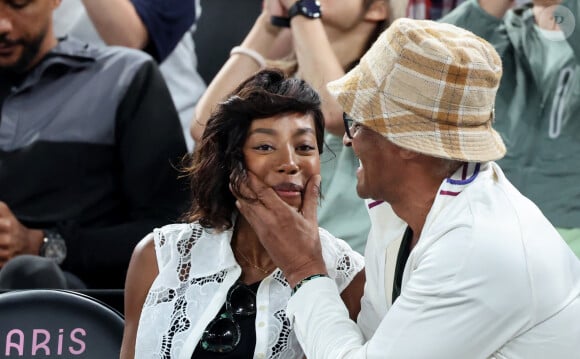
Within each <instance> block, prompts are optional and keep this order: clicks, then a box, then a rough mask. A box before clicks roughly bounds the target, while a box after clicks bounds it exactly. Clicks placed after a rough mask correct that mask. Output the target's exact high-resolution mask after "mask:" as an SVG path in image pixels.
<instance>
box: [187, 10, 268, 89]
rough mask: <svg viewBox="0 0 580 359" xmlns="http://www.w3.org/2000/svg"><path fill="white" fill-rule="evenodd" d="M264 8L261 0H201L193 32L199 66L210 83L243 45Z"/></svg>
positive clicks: (200, 71) (201, 73) (199, 69)
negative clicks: (197, 19) (237, 48)
mask: <svg viewBox="0 0 580 359" xmlns="http://www.w3.org/2000/svg"><path fill="white" fill-rule="evenodd" d="M261 11H262V0H201V17H200V18H199V22H198V24H197V29H196V31H195V33H194V34H193V39H194V41H195V53H196V55H197V60H198V63H197V70H198V72H199V74H200V75H201V77H202V78H203V79H204V80H205V82H206V83H207V84H209V83H210V82H211V80H212V79H213V77H214V76H215V74H216V73H217V72H218V71H219V69H220V68H221V67H222V65H223V64H224V63H225V62H226V60H227V59H228V57H229V56H230V50H231V49H232V47H234V46H236V45H240V44H241V42H242V40H243V39H244V38H245V37H246V34H247V33H248V32H249V31H250V29H251V28H252V25H253V24H254V21H255V20H256V18H257V17H258V15H259V14H260V12H261Z"/></svg>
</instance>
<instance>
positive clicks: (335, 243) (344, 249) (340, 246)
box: [318, 227, 364, 262]
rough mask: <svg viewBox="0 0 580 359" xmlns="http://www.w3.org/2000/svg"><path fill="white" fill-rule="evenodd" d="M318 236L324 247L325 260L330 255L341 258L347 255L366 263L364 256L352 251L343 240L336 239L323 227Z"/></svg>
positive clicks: (319, 229) (320, 228) (319, 228)
mask: <svg viewBox="0 0 580 359" xmlns="http://www.w3.org/2000/svg"><path fill="white" fill-rule="evenodd" d="M318 234H319V238H320V245H321V247H322V254H323V256H324V257H325V258H326V257H327V256H330V255H334V256H340V257H343V256H345V255H346V256H350V257H352V258H354V259H355V260H356V261H357V262H364V259H363V257H362V255H361V254H360V253H359V252H357V251H355V250H354V249H352V247H351V246H350V245H349V244H348V243H346V241H344V240H343V239H340V238H337V237H335V236H334V235H333V234H332V233H330V232H328V231H327V230H326V229H324V228H322V227H318Z"/></svg>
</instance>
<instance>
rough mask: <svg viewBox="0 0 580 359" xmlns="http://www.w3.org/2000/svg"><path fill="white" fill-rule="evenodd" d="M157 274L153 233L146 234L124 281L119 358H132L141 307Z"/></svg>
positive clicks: (132, 259)
mask: <svg viewBox="0 0 580 359" xmlns="http://www.w3.org/2000/svg"><path fill="white" fill-rule="evenodd" d="M157 274H159V270H158V268H157V258H156V256H155V244H154V241H153V234H152V233H150V234H148V235H147V236H146V237H145V238H143V239H142V240H141V241H140V242H139V243H138V244H137V246H136V247H135V250H134V251H133V255H132V256H131V261H130V262H129V269H128V271H127V279H126V281H125V331H124V333H123V343H122V345H121V355H120V359H134V357H135V340H136V337H137V328H138V326H139V318H140V317H141V309H142V308H143V303H145V298H146V297H147V293H148V292H149V288H151V284H152V283H153V281H154V280H155V278H156V277H157Z"/></svg>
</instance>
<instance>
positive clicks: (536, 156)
mask: <svg viewBox="0 0 580 359" xmlns="http://www.w3.org/2000/svg"><path fill="white" fill-rule="evenodd" d="M512 6H513V0H479V1H476V0H468V1H466V3H465V4H463V5H462V6H460V7H458V8H457V9H456V10H455V11H453V12H452V13H451V14H449V15H448V16H447V17H445V18H443V19H442V20H441V21H444V22H449V23H452V24H455V25H457V26H460V27H463V28H465V29H468V30H470V31H473V32H474V33H475V34H477V35H479V36H481V37H483V38H484V39H486V40H488V41H489V42H490V43H491V44H493V45H494V47H495V48H496V50H497V51H498V53H499V54H500V56H501V58H502V62H503V64H504V76H503V79H502V82H501V86H500V87H499V90H498V96H497V99H496V103H495V110H496V115H497V118H498V120H497V125H496V129H497V131H498V132H499V133H500V134H501V135H502V137H503V138H504V139H505V142H506V144H507V147H508V151H507V155H506V156H505V158H503V159H502V160H501V161H499V164H500V166H501V167H502V169H504V171H505V174H506V176H507V177H508V178H509V180H510V181H511V182H512V183H513V184H514V185H515V186H516V187H517V188H518V189H519V190H520V191H521V192H522V193H523V194H524V195H525V196H526V197H529V198H530V199H531V200H532V201H533V202H534V203H536V204H537V205H538V207H540V209H541V210H542V212H543V213H544V214H545V215H546V217H547V218H548V219H549V220H550V222H552V223H553V224H554V226H555V227H556V228H557V229H558V231H559V232H560V234H561V235H562V236H563V237H564V239H565V240H566V241H567V242H568V244H569V245H570V247H571V248H572V250H573V251H574V252H575V253H576V255H577V256H578V257H580V206H579V205H578V204H579V203H580V186H579V185H578V182H579V181H580V166H578V163H580V121H578V119H579V118H580V0H564V1H562V0H533V1H531V2H530V3H529V4H527V5H525V6H523V7H517V8H515V9H512Z"/></svg>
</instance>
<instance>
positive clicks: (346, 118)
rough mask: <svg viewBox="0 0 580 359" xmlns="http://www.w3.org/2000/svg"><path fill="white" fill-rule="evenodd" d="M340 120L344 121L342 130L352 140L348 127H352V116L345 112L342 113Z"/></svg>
mask: <svg viewBox="0 0 580 359" xmlns="http://www.w3.org/2000/svg"><path fill="white" fill-rule="evenodd" d="M342 120H343V121H344V131H345V133H346V137H348V138H350V139H351V140H352V134H351V133H350V128H351V127H352V124H353V123H354V120H353V119H352V118H350V116H349V115H347V114H346V112H343V113H342Z"/></svg>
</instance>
